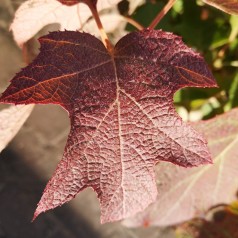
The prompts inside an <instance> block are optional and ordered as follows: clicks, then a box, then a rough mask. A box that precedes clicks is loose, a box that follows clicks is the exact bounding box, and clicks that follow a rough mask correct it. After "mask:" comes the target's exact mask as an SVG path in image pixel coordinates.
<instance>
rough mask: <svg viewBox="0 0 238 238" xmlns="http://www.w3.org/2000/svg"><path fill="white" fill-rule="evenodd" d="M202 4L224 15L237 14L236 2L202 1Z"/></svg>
mask: <svg viewBox="0 0 238 238" xmlns="http://www.w3.org/2000/svg"><path fill="white" fill-rule="evenodd" d="M203 2H205V3H207V4H209V5H211V6H213V7H216V8H218V9H220V10H222V11H224V12H226V13H229V14H238V0H203Z"/></svg>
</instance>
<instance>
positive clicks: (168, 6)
mask: <svg viewBox="0 0 238 238" xmlns="http://www.w3.org/2000/svg"><path fill="white" fill-rule="evenodd" d="M175 2H176V0H169V1H168V3H167V4H166V5H165V6H164V8H163V9H162V10H161V11H160V12H159V13H158V15H157V16H156V17H155V19H154V20H153V21H152V22H151V24H150V25H149V28H150V29H154V28H155V27H156V26H157V25H158V23H159V22H160V21H161V19H162V18H163V17H164V16H165V15H166V14H167V12H168V11H169V10H170V9H171V8H172V7H173V5H174V4H175Z"/></svg>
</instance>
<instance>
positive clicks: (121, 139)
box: [1, 30, 216, 222]
mask: <svg viewBox="0 0 238 238" xmlns="http://www.w3.org/2000/svg"><path fill="white" fill-rule="evenodd" d="M40 42H41V44H42V46H41V53H40V54H39V56H38V57H37V58H36V59H35V61H34V62H33V63H32V64H30V65H29V66H28V67H26V68H25V69H23V70H22V71H21V72H20V73H18V74H17V75H16V77H15V78H14V79H13V80H12V82H11V85H10V86H9V87H8V89H7V90H6V91H5V92H4V93H3V95H2V97H1V102H5V103H15V104H32V103H36V104H48V103H53V104H59V105H61V106H62V107H64V108H65V109H66V110H67V111H68V112H69V115H70V120H71V131H70V134H69V137H68V141H67V144H66V147H65V152H64V155H63V159H62V161H61V162H60V164H59V165H58V167H57V170H56V172H55V173H54V175H53V177H52V179H51V180H50V181H49V183H48V185H47V187H46V189H45V191H44V194H43V196H42V198H41V201H40V202H39V204H38V208H37V210H36V212H35V217H37V216H38V215H39V214H40V213H42V212H44V211H46V210H49V209H52V208H54V207H57V206H59V205H62V204H63V203H65V202H67V201H70V200H71V199H72V198H73V197H75V196H76V195H77V194H78V193H79V192H80V191H81V190H83V189H85V188H86V187H92V188H93V189H94V190H95V191H96V193H97V194H98V197H99V200H100V203H101V211H102V218H101V220H102V222H108V221H115V220H119V219H122V218H124V217H128V216H131V215H133V214H135V213H137V212H138V211H142V210H143V209H144V208H145V207H147V206H148V204H150V203H151V202H153V201H154V200H155V198H156V195H157V189H156V183H155V175H154V165H155V164H156V163H157V162H158V161H161V160H164V161H169V162H172V163H175V164H179V165H181V166H184V167H190V166H198V165H201V164H206V163H211V158H210V154H209V152H208V151H207V146H206V141H205V140H204V139H203V137H202V136H200V135H199V134H198V133H197V132H196V131H195V130H194V129H193V128H192V127H191V126H189V125H187V124H185V123H184V122H182V120H181V118H180V117H179V116H178V115H177V113H176V111H175V109H174V105H173V94H174V92H175V91H176V90H178V89H179V88H182V87H192V86H193V87H212V86H216V83H215V81H214V79H213V77H212V75H211V73H210V71H209V69H208V68H207V66H206V64H205V62H204V60H203V59H202V57H201V56H200V55H199V54H197V53H195V52H194V51H192V50H191V49H189V48H188V47H187V46H185V45H184V44H183V42H182V40H181V38H180V37H178V36H175V35H173V34H172V33H166V32H163V31H155V30H144V31H141V32H134V33H130V34H128V35H127V36H125V37H123V38H122V39H121V40H120V41H119V42H118V43H117V44H116V46H115V48H114V51H113V53H112V55H110V54H109V53H108V51H107V50H106V48H105V47H104V45H103V44H102V42H101V41H99V40H98V39H97V38H95V37H93V36H91V35H89V34H86V33H80V32H70V31H66V32H52V33H50V34H49V35H48V36H44V37H42V38H40ZM141 198H143V199H141Z"/></svg>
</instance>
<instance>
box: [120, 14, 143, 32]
mask: <svg viewBox="0 0 238 238" xmlns="http://www.w3.org/2000/svg"><path fill="white" fill-rule="evenodd" d="M124 18H125V20H126V21H127V22H128V23H130V24H131V25H132V26H134V27H135V28H136V29H138V30H140V31H141V30H143V29H144V26H142V25H141V24H140V23H139V22H137V21H135V20H134V19H133V18H131V17H129V16H124Z"/></svg>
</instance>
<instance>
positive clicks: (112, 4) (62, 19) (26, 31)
mask: <svg viewBox="0 0 238 238" xmlns="http://www.w3.org/2000/svg"><path fill="white" fill-rule="evenodd" d="M73 2H75V1H73ZM118 2H120V0H100V1H99V2H98V3H97V9H98V11H99V12H101V11H103V12H102V13H101V14H100V16H101V17H102V18H104V17H105V16H109V17H110V18H111V19H110V22H108V21H106V22H105V21H104V20H103V19H102V23H103V24H104V27H105V30H106V32H111V30H114V29H115V28H117V27H119V26H120V25H121V24H123V23H124V24H125V22H124V19H123V18H122V16H121V15H120V14H119V12H118V11H117V4H118ZM142 2H143V0H141V1H139V2H138V1H137V4H138V5H140V4H141V3H142ZM138 5H137V6H138ZM132 7H133V9H135V7H136V6H135V4H132ZM105 10H107V11H106V12H105ZM90 17H92V14H91V11H90V9H89V7H88V6H87V5H86V4H84V3H78V4H76V5H73V6H66V5H63V4H61V3H60V2H59V1H57V0H28V1H26V2H24V3H23V4H22V5H21V6H20V7H19V8H18V9H17V11H16V13H15V18H14V20H13V23H12V24H11V30H12V32H13V36H14V39H15V41H16V42H17V44H18V45H19V46H20V47H21V46H22V45H23V44H24V43H25V42H26V41H28V40H29V39H30V38H32V37H33V36H34V35H35V34H36V33H37V32H38V31H39V30H41V29H42V28H43V27H44V26H46V25H48V24H52V23H59V24H60V29H61V30H78V29H84V28H85V27H86V28H87V30H89V31H90V32H91V33H92V34H95V35H100V34H99V31H98V29H97V27H96V24H95V23H94V20H93V19H91V20H89V18H90ZM87 23H89V24H90V26H91V28H90V26H88V25H87Z"/></svg>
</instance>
